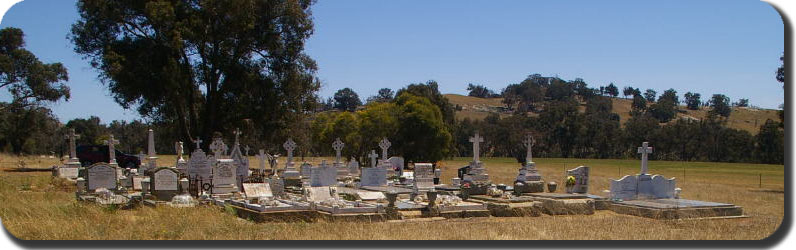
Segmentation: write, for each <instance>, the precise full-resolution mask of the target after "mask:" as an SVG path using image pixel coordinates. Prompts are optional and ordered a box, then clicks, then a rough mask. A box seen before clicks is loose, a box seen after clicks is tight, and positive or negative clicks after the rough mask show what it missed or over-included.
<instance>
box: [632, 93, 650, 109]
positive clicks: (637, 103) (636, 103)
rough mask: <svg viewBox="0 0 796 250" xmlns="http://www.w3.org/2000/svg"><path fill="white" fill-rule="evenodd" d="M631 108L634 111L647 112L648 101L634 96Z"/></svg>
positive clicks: (639, 96)
mask: <svg viewBox="0 0 796 250" xmlns="http://www.w3.org/2000/svg"><path fill="white" fill-rule="evenodd" d="M631 108H632V109H633V111H636V112H643V111H644V110H647V100H646V99H644V97H641V95H634V96H633V104H632V105H631Z"/></svg>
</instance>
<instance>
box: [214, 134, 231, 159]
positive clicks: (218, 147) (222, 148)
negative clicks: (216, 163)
mask: <svg viewBox="0 0 796 250" xmlns="http://www.w3.org/2000/svg"><path fill="white" fill-rule="evenodd" d="M227 149H228V147H227V144H224V140H223V139H221V137H216V138H213V143H211V144H210V151H212V152H213V158H215V159H216V160H219V159H223V158H224V157H225V154H226V152H227Z"/></svg>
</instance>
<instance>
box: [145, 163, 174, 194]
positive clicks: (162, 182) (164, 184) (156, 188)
mask: <svg viewBox="0 0 796 250" xmlns="http://www.w3.org/2000/svg"><path fill="white" fill-rule="evenodd" d="M179 182H180V173H179V172H178V171H177V170H176V169H174V168H167V167H161V168H157V169H154V170H152V177H151V178H150V188H149V190H150V192H151V193H152V196H154V197H155V198H156V199H157V200H159V201H171V199H172V198H174V196H175V195H177V194H179V192H180V183H179Z"/></svg>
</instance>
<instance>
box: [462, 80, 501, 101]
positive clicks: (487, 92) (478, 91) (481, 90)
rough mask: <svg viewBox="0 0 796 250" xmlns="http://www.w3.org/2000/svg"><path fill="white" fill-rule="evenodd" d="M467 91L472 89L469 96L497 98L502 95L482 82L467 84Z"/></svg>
mask: <svg viewBox="0 0 796 250" xmlns="http://www.w3.org/2000/svg"><path fill="white" fill-rule="evenodd" d="M467 91H470V93H468V94H467V95H468V96H473V97H479V98H495V97H499V96H500V95H498V94H495V91H492V90H491V89H488V88H487V87H484V86H483V85H480V84H472V83H470V84H467Z"/></svg>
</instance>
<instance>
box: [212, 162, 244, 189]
mask: <svg viewBox="0 0 796 250" xmlns="http://www.w3.org/2000/svg"><path fill="white" fill-rule="evenodd" d="M237 183H238V179H237V167H236V166H235V162H234V161H233V160H231V159H220V160H216V165H215V166H214V167H213V194H229V193H233V192H238V187H237Z"/></svg>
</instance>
